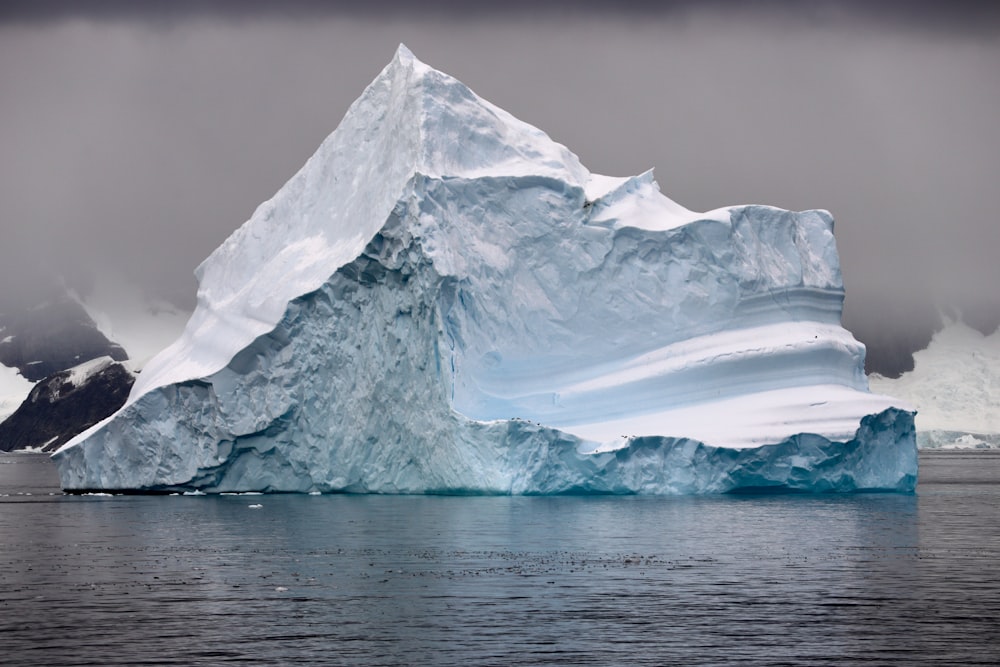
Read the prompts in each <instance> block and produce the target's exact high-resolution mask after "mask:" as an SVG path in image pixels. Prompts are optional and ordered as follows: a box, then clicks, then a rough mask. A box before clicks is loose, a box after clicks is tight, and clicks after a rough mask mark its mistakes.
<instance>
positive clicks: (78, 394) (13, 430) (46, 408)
mask: <svg viewBox="0 0 1000 667" xmlns="http://www.w3.org/2000/svg"><path fill="white" fill-rule="evenodd" d="M134 381H135V375H134V374H133V373H132V371H130V370H129V369H128V368H126V367H125V365H124V364H122V363H121V362H117V361H115V360H114V359H112V358H111V357H100V358H98V359H91V360H90V361H87V362H84V363H82V364H80V365H78V366H74V367H73V368H70V369H67V370H64V371H59V372H57V373H53V374H52V375H50V376H49V377H47V378H45V379H43V380H40V381H38V382H37V383H35V385H34V386H33V387H32V388H31V391H30V392H29V394H28V396H27V398H26V399H25V400H24V402H22V403H21V405H19V406H18V407H17V410H16V411H15V412H14V413H13V414H12V415H10V417H9V418H8V419H6V420H4V421H3V422H0V451H12V450H15V449H36V450H41V451H52V450H54V449H56V448H57V447H59V446H60V445H63V444H65V443H66V442H68V441H69V440H70V439H71V438H72V437H73V436H75V435H76V434H77V433H80V432H81V431H84V430H86V429H87V428H89V427H90V426H93V425H94V424H96V423H97V422H99V421H101V420H102V419H104V418H105V417H107V416H108V415H110V414H112V413H113V412H114V411H115V410H117V409H118V408H120V407H121V406H122V405H123V404H124V403H125V399H126V398H127V397H128V392H129V389H130V388H131V387H132V383H133V382H134Z"/></svg>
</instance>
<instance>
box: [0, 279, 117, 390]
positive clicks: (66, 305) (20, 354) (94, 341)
mask: <svg viewBox="0 0 1000 667" xmlns="http://www.w3.org/2000/svg"><path fill="white" fill-rule="evenodd" d="M102 356H109V357H111V358H112V359H114V360H116V361H123V360H125V359H127V358H128V355H127V354H126V352H125V350H124V349H123V348H122V347H121V345H118V344H117V343H115V342H112V341H111V340H109V339H108V338H107V337H106V336H105V335H104V334H103V333H102V332H101V331H100V329H98V328H97V325H96V324H95V323H94V321H93V320H92V319H91V318H90V316H89V315H88V314H87V311H86V310H85V309H84V308H83V306H82V305H80V303H79V302H77V301H76V300H75V299H74V298H73V297H72V296H71V295H70V294H69V293H68V292H66V291H65V290H60V289H57V288H55V287H54V288H53V289H52V291H51V293H50V294H49V295H48V296H47V298H45V299H44V300H41V301H39V302H31V303H28V304H24V303H16V302H15V303H13V304H11V303H5V304H4V305H3V306H0V364H3V365H4V366H7V367H9V368H16V369H17V370H18V371H19V373H20V375H21V376H22V377H24V378H25V379H26V380H29V381H31V382H37V381H38V380H41V379H42V378H44V377H47V376H49V375H51V374H52V373H55V372H57V371H62V370H65V369H67V368H71V367H72V366H76V365H77V364H79V363H82V362H84V361H88V360H90V359H96V358H97V357H102Z"/></svg>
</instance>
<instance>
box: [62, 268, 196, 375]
mask: <svg viewBox="0 0 1000 667" xmlns="http://www.w3.org/2000/svg"><path fill="white" fill-rule="evenodd" d="M74 297H75V298H76V300H77V301H78V302H79V303H80V305H82V306H83V307H84V309H85V310H86V311H87V314H88V315H90V318H91V319H92V320H93V321H94V322H95V323H96V325H97V327H98V329H100V331H101V332H102V333H103V334H104V335H105V336H107V338H108V339H109V340H113V341H115V342H116V343H118V344H119V345H121V346H122V347H123V348H125V351H126V352H127V353H128V360H129V365H130V366H131V367H132V368H133V369H135V370H141V369H142V368H143V367H144V366H145V365H146V364H147V363H148V362H149V360H150V359H152V358H153V357H154V356H155V355H156V354H157V353H159V352H160V351H161V350H163V349H165V348H166V347H168V346H169V345H170V344H171V343H173V342H174V341H175V340H177V339H178V338H179V337H180V335H181V333H182V332H183V331H184V326H185V325H186V324H187V321H188V318H189V317H190V316H191V313H189V312H185V311H183V310H181V309H179V308H178V307H177V306H175V305H173V304H172V303H169V302H166V301H163V300H161V299H155V298H151V297H150V296H149V295H147V294H144V293H143V292H142V290H141V289H139V288H138V287H137V286H136V285H135V284H134V283H132V282H131V281H129V280H128V279H126V278H125V277H124V276H119V275H114V274H112V273H108V272H104V273H101V274H99V275H96V276H95V279H94V284H93V286H92V287H91V289H90V290H88V292H87V293H86V294H85V295H82V296H81V295H74Z"/></svg>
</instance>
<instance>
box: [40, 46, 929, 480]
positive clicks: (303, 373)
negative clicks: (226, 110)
mask: <svg viewBox="0 0 1000 667" xmlns="http://www.w3.org/2000/svg"><path fill="white" fill-rule="evenodd" d="M196 273H197V277H198V279H199V285H200V287H199V291H198V306H197V309H196V311H195V313H194V314H193V316H192V317H191V320H190V322H189V323H188V325H187V328H186V330H185V331H184V333H183V335H182V336H181V338H180V339H179V340H178V341H177V342H176V343H174V344H173V345H172V346H171V347H169V348H167V349H166V350H165V351H163V352H162V353H161V354H159V355H158V356H157V357H156V358H154V359H153V360H152V361H151V362H150V363H149V364H148V365H147V366H146V367H145V369H144V370H143V372H142V373H141V375H140V376H139V379H138V380H137V382H136V384H135V386H134V387H133V390H132V393H131V395H130V397H129V400H128V403H127V404H126V405H125V406H124V407H123V408H122V409H121V410H120V411H119V412H118V413H116V414H115V415H114V416H112V417H111V418H110V419H108V420H106V421H105V422H103V423H101V424H99V425H97V426H95V427H94V428H92V429H90V430H89V431H87V432H85V433H83V434H81V435H80V436H79V437H77V438H76V439H74V440H73V441H71V442H70V443H68V444H67V445H66V446H65V447H63V448H62V449H60V450H59V451H58V452H57V453H56V454H55V459H56V461H57V462H58V465H59V471H60V475H61V477H62V484H63V486H64V488H66V489H68V490H74V491H80V490H87V489H105V490H108V489H113V490H135V491H180V490H194V489H198V490H202V491H207V492H223V491H250V490H258V491H298V492H315V491H319V492H335V491H347V492H380V493H427V492H434V493H437V492H440V493H501V494H506V493H535V494H539V493H542V494H548V493H660V494H668V493H711V492H727V491H756V490H762V489H763V490H767V489H772V490H805V491H854V490H865V489H873V490H874V489H878V490H898V491H910V490H912V489H913V488H914V484H915V480H916V473H917V461H916V448H915V443H914V430H913V414H912V412H909V411H907V410H906V409H905V406H900V405H899V404H898V403H896V402H894V401H893V400H892V399H889V398H887V397H884V396H878V395H873V394H871V393H869V392H868V386H867V380H866V378H865V376H864V373H863V370H862V369H863V360H864V347H863V346H862V345H861V344H860V343H858V342H857V341H855V340H854V339H853V337H852V336H851V335H850V334H849V333H848V332H846V331H845V330H844V329H842V328H841V327H840V324H839V321H840V312H841V304H842V300H843V285H842V281H841V276H840V269H839V262H838V257H837V252H836V247H835V244H834V238H833V221H832V219H831V218H830V216H829V214H827V213H826V212H823V211H806V212H802V213H793V212H789V211H784V210H779V209H776V208H771V207H765V206H740V207H731V208H724V209H718V210H716V211H712V212H710V213H705V214H701V213H694V212H692V211H688V210H687V209H685V208H683V207H681V206H679V205H677V204H675V203H674V202H672V201H670V200H669V199H667V198H666V197H665V196H663V195H662V194H661V193H660V191H659V188H658V186H657V184H656V182H655V181H654V180H653V177H652V174H651V173H650V172H647V173H644V174H642V175H640V176H636V177H633V178H611V177H606V176H598V175H595V174H591V173H589V172H588V171H587V169H586V168H584V167H583V166H582V165H581V164H580V162H579V161H578V159H577V158H576V156H575V155H573V154H572V153H571V152H569V151H568V150H567V149H566V148H565V147H563V146H561V145H559V144H557V143H555V142H553V141H552V140H551V139H550V138H549V137H548V136H547V135H545V134H544V133H543V132H541V131H540V130H538V129H536V128H534V127H532V126H530V125H527V124H526V123H523V122H521V121H519V120H517V119H515V118H513V117H512V116H511V115H510V114H508V113H506V112H505V111H503V110H502V109H499V108H497V107H495V106H493V105H492V104H490V103H489V102H486V101H485V100H483V99H481V98H479V97H478V96H476V95H475V94H474V93H473V92H472V91H470V90H469V89H468V88H467V87H466V86H464V85H463V84H461V83H460V82H458V81H456V80H455V79H453V78H451V77H449V76H447V75H445V74H442V73H441V72H438V71H436V70H434V69H432V68H430V67H428V66H426V65H425V64H423V63H421V62H420V61H418V60H417V59H416V58H415V57H414V56H413V55H412V54H411V53H410V52H409V51H408V50H406V48H405V47H400V49H399V51H398V52H397V53H396V56H395V58H394V59H393V61H392V62H391V63H390V64H389V65H388V66H386V68H385V69H384V70H383V71H382V73H381V74H380V75H379V76H378V77H377V78H376V79H375V80H374V81H373V82H372V84H371V85H370V86H369V87H368V88H367V89H366V90H365V92H364V93H363V94H362V96H361V97H360V98H359V99H358V100H357V101H356V102H355V103H354V104H353V105H352V106H351V108H350V109H349V111H348V112H347V115H346V116H345V118H344V120H343V121H342V122H341V124H340V126H339V127H338V128H337V129H336V131H334V133H333V134H332V135H330V137H329V138H327V140H326V141H324V142H323V144H322V145H321V146H320V148H319V150H318V151H317V152H316V154H315V155H314V156H313V157H312V158H311V159H310V160H309V161H308V162H307V163H306V164H305V166H304V167H303V168H302V169H301V170H300V171H299V172H298V173H297V174H296V175H295V176H294V177H293V178H292V179H291V180H290V181H289V182H288V183H287V184H286V185H285V186H284V187H283V188H282V189H281V190H280V191H279V192H278V193H277V194H276V195H275V196H274V197H273V198H272V199H271V200H269V201H267V202H265V203H264V204H262V205H261V206H260V207H259V208H258V209H257V211H256V212H255V213H254V215H253V216H252V217H251V219H250V220H249V221H248V222H247V223H246V224H244V225H243V226H242V227H241V228H239V229H238V230H237V231H236V232H235V233H234V234H233V235H232V236H231V237H230V238H229V239H227V240H226V241H225V242H224V243H223V244H222V245H221V246H220V247H219V248H218V249H217V250H216V251H215V252H213V253H212V255H211V256H210V257H209V258H208V259H206V260H205V262H204V263H202V265H201V266H200V267H199V268H198V269H197V272H196Z"/></svg>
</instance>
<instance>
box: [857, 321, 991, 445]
mask: <svg viewBox="0 0 1000 667" xmlns="http://www.w3.org/2000/svg"><path fill="white" fill-rule="evenodd" d="M943 319H944V327H943V328H942V329H941V330H940V331H938V332H937V333H935V334H934V336H933V338H932V339H931V341H930V343H929V344H928V345H927V347H926V348H925V349H923V350H919V351H917V352H914V354H913V363H914V368H913V370H912V371H909V372H907V373H903V374H902V375H901V376H900V377H898V378H887V377H884V376H882V375H878V374H873V375H872V376H870V377H869V378H868V380H869V383H870V385H871V387H872V388H873V389H876V390H878V391H885V392H892V393H893V395H896V396H900V397H901V398H903V400H905V401H907V402H908V403H910V404H912V405H914V406H916V408H917V411H918V414H917V417H916V420H915V424H916V427H917V447H918V448H919V449H1000V413H998V412H997V405H1000V330H995V331H993V332H992V333H990V334H989V335H984V334H983V333H981V332H979V331H977V330H976V329H974V328H972V327H971V326H969V325H968V324H965V323H964V322H962V321H961V320H960V319H952V318H949V317H947V316H946V317H944V318H943Z"/></svg>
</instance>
